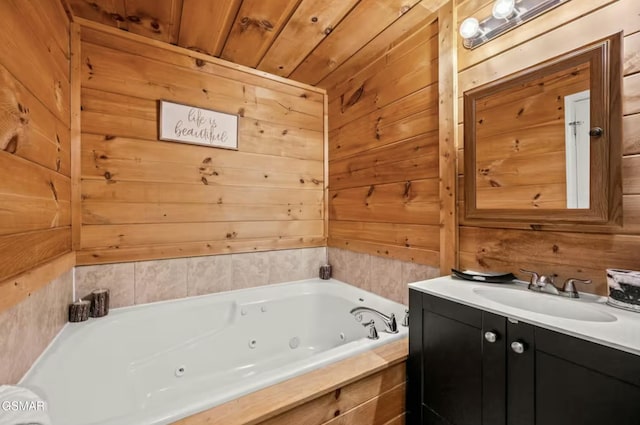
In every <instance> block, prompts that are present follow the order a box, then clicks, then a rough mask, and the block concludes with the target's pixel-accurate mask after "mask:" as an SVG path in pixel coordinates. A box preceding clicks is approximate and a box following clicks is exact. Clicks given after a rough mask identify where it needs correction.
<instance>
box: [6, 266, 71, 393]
mask: <svg viewBox="0 0 640 425" xmlns="http://www.w3.org/2000/svg"><path fill="white" fill-rule="evenodd" d="M72 290H73V282H72V272H71V270H69V271H67V272H65V273H63V274H62V275H61V276H59V277H57V278H56V279H54V280H52V281H51V282H50V283H49V284H47V285H44V286H43V287H42V288H40V289H39V290H37V291H36V292H33V293H32V294H31V295H30V296H29V297H27V298H26V299H25V300H24V301H22V302H20V303H18V304H16V305H15V306H13V307H12V308H10V309H8V310H5V311H3V312H2V313H0V359H2V361H0V385H2V384H15V383H17V382H18V380H19V379H20V378H21V377H22V375H24V374H25V373H26V372H27V370H29V368H30V367H31V365H32V364H33V363H34V362H35V361H36V359H37V358H38V356H40V354H41V353H42V351H44V349H45V348H46V347H47V346H48V345H49V343H50V342H51V340H53V338H54V337H55V336H56V335H57V334H58V332H60V330H61V329H62V327H63V326H64V325H65V324H66V323H67V315H68V305H69V303H70V302H71V301H72Z"/></svg>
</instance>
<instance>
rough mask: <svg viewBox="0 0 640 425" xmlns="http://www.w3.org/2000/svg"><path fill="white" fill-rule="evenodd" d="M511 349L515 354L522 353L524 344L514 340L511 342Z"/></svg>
mask: <svg viewBox="0 0 640 425" xmlns="http://www.w3.org/2000/svg"><path fill="white" fill-rule="evenodd" d="M511 350H512V351H513V352H514V353H516V354H522V353H524V350H525V346H524V344H523V343H522V342H520V341H514V342H512V343H511Z"/></svg>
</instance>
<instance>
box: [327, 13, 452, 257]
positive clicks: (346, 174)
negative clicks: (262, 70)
mask: <svg viewBox="0 0 640 425" xmlns="http://www.w3.org/2000/svg"><path fill="white" fill-rule="evenodd" d="M410 13H411V12H410ZM423 13H424V11H423ZM436 17H437V16H434V15H433V14H430V15H429V16H425V17H424V18H422V19H421V20H420V21H418V22H417V23H415V24H413V25H414V26H413V28H412V29H411V31H408V34H406V35H403V36H398V35H395V38H391V39H389V40H387V43H388V44H387V46H388V47H387V49H386V50H385V51H383V53H382V54H379V55H377V56H375V57H370V53H369V52H367V51H364V52H363V53H362V54H363V55H365V56H366V57H367V61H366V62H363V63H362V64H361V66H360V68H359V69H358V71H356V73H355V75H354V74H353V68H349V70H350V72H349V73H343V74H342V78H339V77H340V76H338V75H331V79H330V80H331V81H332V82H333V83H332V85H331V86H330V87H328V88H327V92H328V94H329V129H330V131H329V159H330V160H329V219H330V222H329V240H328V245H329V246H334V247H339V248H345V249H350V250H353V251H358V252H364V253H371V254H374V255H379V256H386V257H389V258H395V259H399V260H404V261H414V262H417V263H421V264H428V265H432V266H438V265H439V262H440V258H439V244H440V239H439V238H440V226H439V220H440V201H439V180H438V171H439V170H438V156H439V151H438V23H437V21H436ZM385 33H387V34H398V29H397V28H396V27H394V25H392V26H391V27H389V28H388V29H387V31H385ZM385 33H382V34H381V35H380V36H379V37H380V38H384V35H385ZM358 61H359V57H358V56H357V55H356V56H354V57H353V58H351V59H350V62H351V63H358ZM345 69H346V68H345Z"/></svg>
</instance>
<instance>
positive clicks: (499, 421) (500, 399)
mask: <svg viewBox="0 0 640 425" xmlns="http://www.w3.org/2000/svg"><path fill="white" fill-rule="evenodd" d="M506 329H507V328H506V320H505V318H504V317H503V316H498V315H497V314H492V313H487V312H483V313H482V336H483V340H482V425H505V424H506V419H507V418H506V392H507V368H506V353H505V350H506V347H507V330H506Z"/></svg>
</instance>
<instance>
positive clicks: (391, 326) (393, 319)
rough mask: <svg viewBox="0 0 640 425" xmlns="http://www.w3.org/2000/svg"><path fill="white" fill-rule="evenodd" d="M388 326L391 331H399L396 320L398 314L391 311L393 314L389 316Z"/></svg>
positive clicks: (393, 332)
mask: <svg viewBox="0 0 640 425" xmlns="http://www.w3.org/2000/svg"><path fill="white" fill-rule="evenodd" d="M388 328H389V329H388V331H389V333H392V334H395V333H398V322H396V315H395V314H393V313H391V316H389V325H388Z"/></svg>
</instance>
